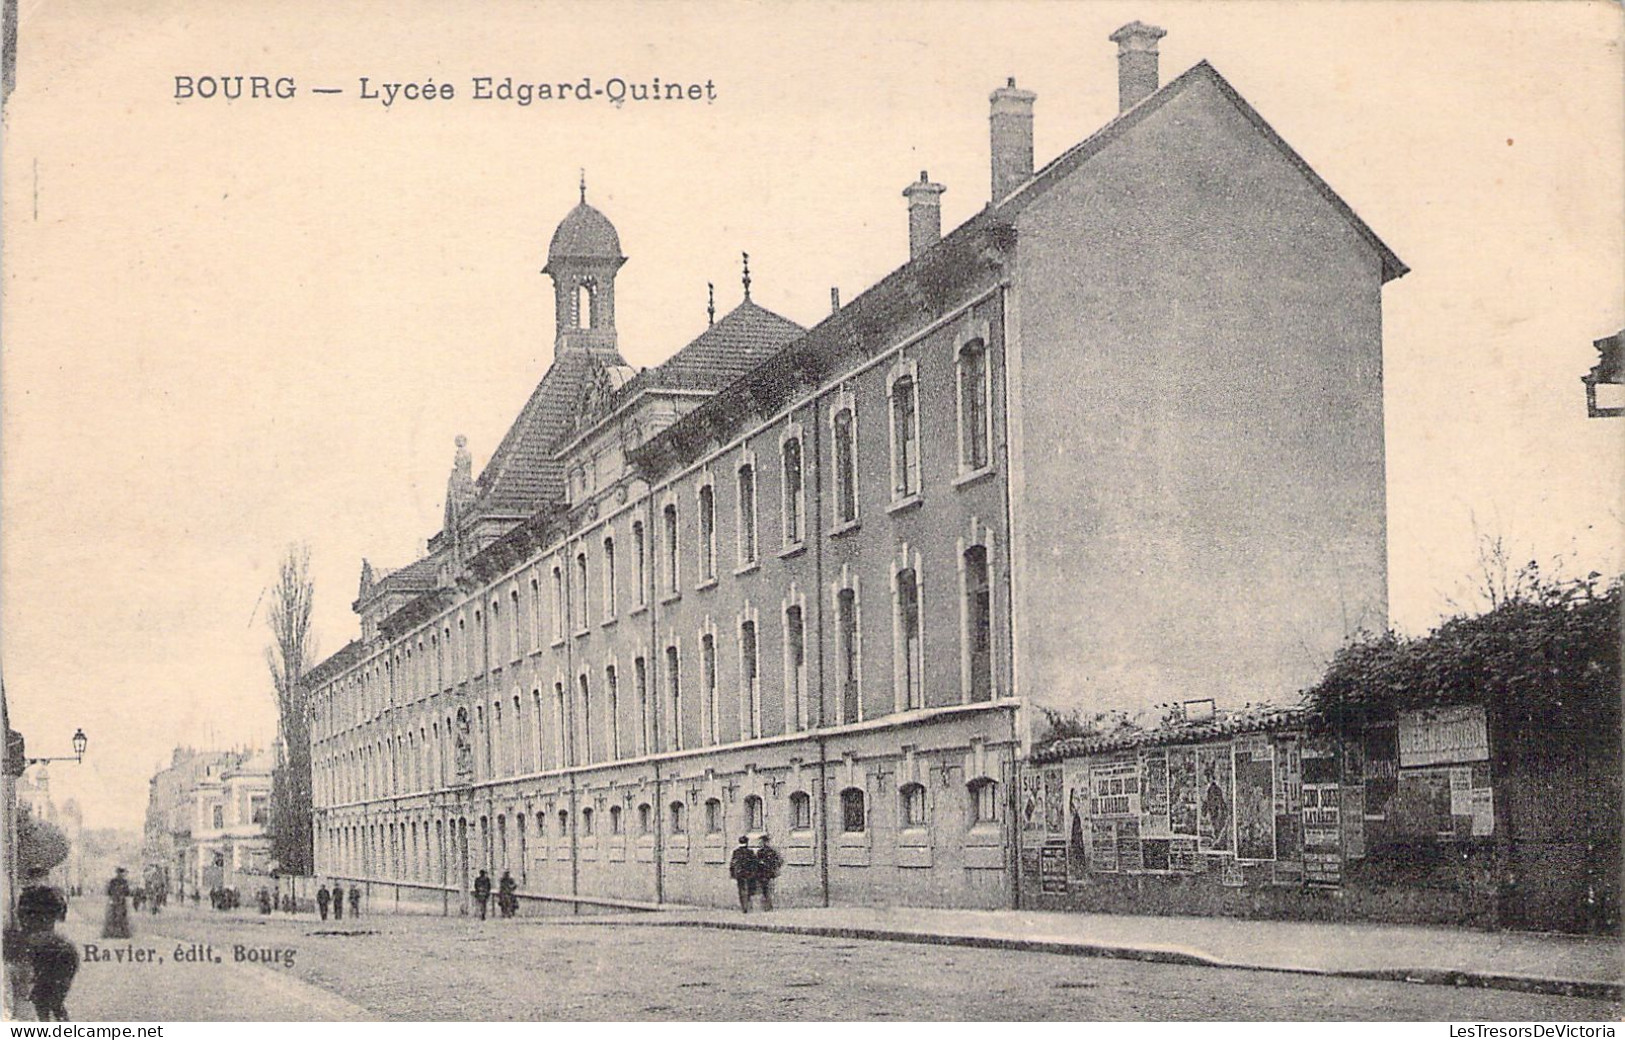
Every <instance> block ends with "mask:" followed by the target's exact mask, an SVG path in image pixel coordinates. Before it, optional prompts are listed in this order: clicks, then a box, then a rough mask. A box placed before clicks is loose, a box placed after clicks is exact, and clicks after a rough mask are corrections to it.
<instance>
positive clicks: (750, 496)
mask: <svg viewBox="0 0 1625 1040" xmlns="http://www.w3.org/2000/svg"><path fill="white" fill-rule="evenodd" d="M738 484H739V487H738V491H739V565H740V566H741V567H747V566H749V565H750V564H753V563H755V562H756V467H755V466H752V465H751V464H750V463H748V462H747V463H745V464H744V465H743V466H740V467H739V473H738Z"/></svg>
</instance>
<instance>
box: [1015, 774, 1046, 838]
mask: <svg viewBox="0 0 1625 1040" xmlns="http://www.w3.org/2000/svg"><path fill="white" fill-rule="evenodd" d="M1019 805H1020V812H1021V832H1022V834H1023V836H1027V835H1032V836H1035V837H1036V836H1042V835H1043V833H1044V774H1043V773H1041V772H1039V771H1038V770H1036V769H1025V770H1022V773H1021V800H1020V803H1019Z"/></svg>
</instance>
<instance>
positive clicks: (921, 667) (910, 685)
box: [897, 567, 925, 709]
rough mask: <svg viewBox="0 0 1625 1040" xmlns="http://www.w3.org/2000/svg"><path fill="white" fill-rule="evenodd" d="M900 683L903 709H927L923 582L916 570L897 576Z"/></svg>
mask: <svg viewBox="0 0 1625 1040" xmlns="http://www.w3.org/2000/svg"><path fill="white" fill-rule="evenodd" d="M897 658H898V666H897V673H898V674H897V681H898V684H899V685H900V686H901V687H902V689H901V691H900V692H901V694H902V696H901V697H899V698H898V699H899V700H900V701H901V707H903V708H905V709H909V708H923V707H925V675H924V673H925V653H924V650H923V649H922V640H921V639H920V582H919V576H918V575H917V574H916V573H915V571H914V569H913V568H912V567H910V568H906V569H904V570H900V571H898V572H897Z"/></svg>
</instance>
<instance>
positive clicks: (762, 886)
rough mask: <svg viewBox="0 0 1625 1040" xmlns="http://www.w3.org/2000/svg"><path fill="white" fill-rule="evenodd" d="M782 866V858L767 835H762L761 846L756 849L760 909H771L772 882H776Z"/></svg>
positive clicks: (757, 889) (757, 888)
mask: <svg viewBox="0 0 1625 1040" xmlns="http://www.w3.org/2000/svg"><path fill="white" fill-rule="evenodd" d="M783 866H784V857H783V856H781V855H779V850H778V849H775V848H774V847H773V845H772V843H771V842H770V841H768V837H767V835H765V834H764V835H762V839H761V844H760V846H759V847H758V848H757V849H756V891H758V892H760V893H761V894H762V909H763V910H772V909H773V882H775V881H777V880H778V877H779V868H781V867H783Z"/></svg>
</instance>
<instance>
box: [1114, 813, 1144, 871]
mask: <svg viewBox="0 0 1625 1040" xmlns="http://www.w3.org/2000/svg"><path fill="white" fill-rule="evenodd" d="M1117 869H1118V870H1123V871H1131V872H1133V873H1136V874H1138V873H1139V872H1140V871H1142V870H1144V869H1145V860H1144V858H1143V856H1142V853H1141V851H1140V818H1139V817H1138V816H1134V817H1131V818H1129V819H1127V820H1118V821H1117Z"/></svg>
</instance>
